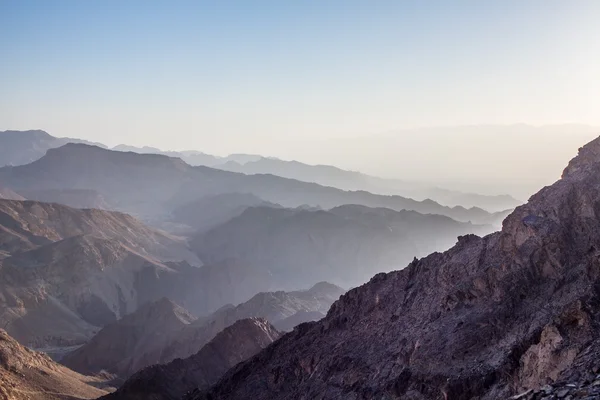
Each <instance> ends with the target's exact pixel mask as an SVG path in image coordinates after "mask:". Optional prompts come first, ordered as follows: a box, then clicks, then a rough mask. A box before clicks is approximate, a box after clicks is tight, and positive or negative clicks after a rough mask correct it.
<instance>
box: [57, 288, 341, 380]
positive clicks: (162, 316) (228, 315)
mask: <svg viewBox="0 0 600 400" xmlns="http://www.w3.org/2000/svg"><path fill="white" fill-rule="evenodd" d="M343 293H344V290H343V289H341V288H339V287H337V286H335V285H331V284H328V283H325V282H322V283H319V284H317V285H315V286H314V287H312V288H311V289H309V290H305V291H296V292H287V293H286V292H272V293H259V294H257V295H256V296H254V297H253V298H252V299H250V300H249V301H247V302H245V303H242V304H240V305H238V306H236V307H234V306H232V305H228V306H225V307H222V308H221V309H220V310H218V311H216V312H215V313H213V314H211V315H209V316H207V317H201V318H199V319H197V320H196V321H193V322H191V320H190V319H189V318H188V319H181V318H176V317H175V315H176V310H177V309H178V308H177V307H176V306H175V305H174V304H173V303H171V302H170V301H168V300H166V299H163V300H161V301H159V302H157V303H154V304H151V305H148V306H145V307H142V308H141V309H139V310H138V311H136V312H134V313H133V314H131V315H128V316H126V317H125V318H123V319H121V320H119V321H117V322H115V323H113V324H111V325H108V326H106V327H105V328H103V329H102V330H101V331H100V332H99V333H98V334H97V335H96V336H95V337H94V338H93V339H92V340H91V341H90V342H89V343H87V344H85V345H84V346H82V347H80V348H79V349H77V350H76V351H74V352H73V353H72V354H70V355H68V356H66V357H65V358H64V359H63V360H62V362H63V363H64V364H65V365H67V366H68V367H69V368H72V369H74V370H75V371H78V372H81V373H85V374H93V373H99V372H100V371H102V370H106V371H108V372H110V373H114V374H117V375H118V376H120V377H125V378H126V377H128V376H130V375H131V374H133V373H135V372H137V371H139V370H140V369H142V368H144V367H146V366H149V365H153V364H164V363H167V362H170V361H172V360H174V359H176V358H186V357H189V356H191V355H192V354H195V353H196V352H197V351H198V350H200V349H201V348H202V347H203V346H204V345H205V344H206V343H208V342H209V341H210V340H212V339H213V338H214V337H215V336H216V335H217V334H218V333H219V332H221V331H222V330H224V329H225V328H227V327H229V326H231V325H233V324H234V323H235V322H236V321H239V320H242V319H247V318H254V317H261V318H265V319H266V320H268V321H269V322H270V323H273V324H276V323H278V322H280V321H284V320H285V319H286V318H288V317H291V316H294V315H296V314H297V313H298V312H302V313H303V314H300V315H299V316H297V318H298V319H299V322H305V321H307V320H312V319H311V318H314V317H315V315H314V313H326V312H327V310H328V309H329V307H330V306H331V304H332V303H333V302H334V301H336V300H337V299H338V298H339V297H340V295H342V294H343ZM179 313H181V312H179ZM304 313H306V315H304ZM302 318H304V320H302ZM287 323H288V325H289V321H288V322H287Z"/></svg>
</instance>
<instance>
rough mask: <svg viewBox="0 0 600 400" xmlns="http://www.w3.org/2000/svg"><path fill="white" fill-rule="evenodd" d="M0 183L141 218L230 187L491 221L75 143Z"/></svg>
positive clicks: (0, 176)
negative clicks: (84, 195) (91, 194)
mask: <svg viewBox="0 0 600 400" xmlns="http://www.w3.org/2000/svg"><path fill="white" fill-rule="evenodd" d="M0 184H2V185H5V186H8V187H10V188H12V189H13V190H15V191H17V192H19V191H20V190H22V191H26V190H32V191H33V190H35V191H50V190H67V189H68V190H93V191H95V192H97V193H99V194H100V195H101V196H102V198H103V199H105V201H106V202H107V203H108V204H110V205H111V206H112V207H113V209H116V210H119V211H123V212H127V213H130V214H132V215H134V216H136V217H140V218H143V219H145V220H164V219H166V218H168V217H170V215H171V213H172V211H173V210H174V209H176V208H177V207H179V206H182V205H184V204H188V203H190V202H193V201H196V200H198V199H200V198H202V197H206V196H215V195H219V194H224V193H235V192H239V193H251V194H254V195H255V196H258V197H259V198H261V199H263V200H265V201H268V202H270V203H274V204H280V205H282V206H283V207H292V208H294V207H299V206H301V205H303V204H310V205H318V206H320V207H322V208H332V207H336V206H339V205H342V204H362V205H365V206H368V207H386V208H390V209H394V210H404V209H406V210H414V211H417V212H421V213H432V214H440V215H446V216H449V217H451V218H454V219H456V220H460V221H472V222H473V223H490V222H492V221H490V220H494V219H495V217H494V216H493V215H492V214H490V213H489V212H487V211H484V210H482V209H478V208H471V209H465V208H463V207H453V208H450V207H444V206H441V205H440V204H438V203H436V202H434V201H431V200H425V201H415V200H412V199H409V198H405V197H401V196H382V195H375V194H371V193H368V192H360V191H356V192H346V191H343V190H340V189H336V188H332V187H325V186H320V185H317V184H315V183H308V182H301V181H296V180H292V179H285V178H281V177H278V176H274V175H244V174H241V173H233V172H228V171H222V170H216V169H212V168H208V167H192V166H190V165H188V164H186V163H185V162H183V161H182V160H181V159H179V158H171V157H167V156H164V155H157V154H136V153H129V152H120V151H110V150H106V149H102V148H100V147H96V146H89V145H85V144H75V143H68V144H66V145H64V146H62V147H59V148H54V149H50V150H48V151H47V153H46V155H44V156H43V157H42V158H40V159H39V160H36V161H34V162H32V163H31V164H27V165H22V166H17V167H4V168H0ZM88 207H90V206H88Z"/></svg>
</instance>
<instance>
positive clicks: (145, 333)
mask: <svg viewBox="0 0 600 400" xmlns="http://www.w3.org/2000/svg"><path fill="white" fill-rule="evenodd" d="M195 319H196V318H195V317H193V316H192V315H190V314H189V313H188V312H187V311H186V310H184V309H183V308H181V307H179V306H178V305H176V304H175V303H173V302H172V301H171V300H168V299H167V298H163V299H160V300H158V301H156V302H154V303H148V304H146V305H144V306H142V307H140V308H139V309H138V310H137V311H135V312H134V313H133V314H129V315H126V316H125V317H124V318H123V319H121V320H119V321H118V322H116V323H114V324H110V325H108V326H106V327H104V328H103V329H102V330H101V331H100V332H98V334H97V335H96V336H94V338H92V340H91V341H90V342H89V343H86V344H85V345H84V346H83V347H80V348H79V349H77V350H75V351H74V352H73V353H71V354H68V355H67V356H66V357H65V358H64V359H63V360H61V363H62V364H64V365H66V366H67V367H69V368H71V369H74V370H76V371H79V372H82V373H87V374H95V373H98V372H99V371H102V370H106V371H109V372H111V373H115V374H118V375H119V376H128V375H129V374H130V373H131V371H137V370H139V369H140V367H139V366H138V365H136V364H137V363H138V362H139V361H138V360H137V359H136V355H138V354H145V353H146V352H148V351H149V350H150V349H153V348H156V347H157V346H161V343H163V342H164V340H165V339H166V338H167V337H169V335H172V334H173V333H174V332H177V331H180V330H181V329H182V328H183V327H184V326H186V325H188V324H190V323H191V322H193V321H194V320H195ZM143 366H145V365H143Z"/></svg>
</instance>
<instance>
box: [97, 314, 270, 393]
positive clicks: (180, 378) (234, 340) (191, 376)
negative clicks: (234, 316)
mask: <svg viewBox="0 0 600 400" xmlns="http://www.w3.org/2000/svg"><path fill="white" fill-rule="evenodd" d="M279 337H280V334H279V332H277V331H276V330H275V328H273V327H272V326H271V324H269V322H268V321H266V320H264V319H261V318H250V319H243V320H240V321H237V322H236V323H234V324H233V325H231V326H229V327H227V328H225V329H224V330H223V331H222V332H220V333H219V334H218V335H217V336H215V338H214V339H212V340H211V341H210V342H209V343H207V344H206V345H205V346H204V347H202V349H201V350H200V351H199V352H197V353H196V354H194V355H192V356H190V357H188V358H185V359H177V360H174V361H172V362H170V363H168V364H164V365H154V366H151V367H148V368H145V369H143V370H141V371H140V372H138V373H136V374H135V375H133V376H132V377H131V378H129V379H128V380H127V381H126V382H125V383H124V384H123V385H122V386H121V387H120V388H119V390H118V391H117V392H115V393H112V394H110V395H107V396H105V397H103V399H106V400H121V399H122V400H135V399H140V400H145V399H153V400H179V399H181V397H182V396H183V395H184V394H186V393H187V392H188V391H191V390H193V389H195V388H198V387H201V388H207V387H209V386H210V385H211V384H213V383H215V382H216V381H217V380H218V379H219V378H220V377H221V376H222V375H223V374H224V373H225V372H227V370H229V369H230V368H231V367H233V366H235V365H236V364H238V363H239V362H242V361H245V360H246V359H248V358H250V357H252V356H253V355H255V354H256V353H258V352H259V351H260V350H262V349H264V348H265V347H267V346H268V345H270V344H271V343H273V342H274V341H275V340H277V339H278V338H279Z"/></svg>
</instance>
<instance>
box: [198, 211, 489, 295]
mask: <svg viewBox="0 0 600 400" xmlns="http://www.w3.org/2000/svg"><path fill="white" fill-rule="evenodd" d="M493 230H494V229H493V227H491V226H475V225H471V224H465V223H460V222H456V221H454V220H452V219H450V218H448V217H443V216H439V215H423V214H419V213H417V212H414V211H399V212H398V211H393V210H389V209H382V208H380V209H374V208H368V207H363V206H357V205H345V206H341V207H336V208H333V209H331V210H329V211H323V210H319V211H308V210H291V209H276V208H270V207H255V208H249V209H247V210H246V211H244V212H243V213H242V215H240V216H239V217H235V218H233V219H231V220H230V221H228V222H227V223H225V224H223V225H221V226H218V227H216V228H214V229H212V230H209V231H208V232H205V233H201V234H199V235H198V236H196V237H194V238H193V239H192V241H191V247H192V249H193V250H194V251H196V253H197V254H198V256H199V257H200V259H202V260H203V261H204V262H206V263H209V264H211V263H215V262H218V261H220V260H222V259H227V258H240V259H243V260H244V261H245V262H246V263H247V264H248V265H250V266H252V267H254V269H255V270H259V269H267V270H268V271H269V274H270V275H271V276H272V280H273V281H274V282H277V285H278V287H282V288H287V287H288V286H286V285H288V284H289V283H290V282H293V283H296V284H297V283H300V284H302V285H304V286H307V285H310V284H311V282H310V280H311V279H312V280H313V281H314V280H315V279H316V280H325V281H329V282H333V283H336V284H339V285H341V286H345V287H351V286H354V285H356V284H360V283H363V282H365V281H366V280H368V279H369V277H371V276H372V275H373V274H375V273H377V272H382V271H390V270H393V269H398V268H401V267H403V266H404V265H406V264H407V263H408V262H409V261H410V260H412V259H413V258H414V257H415V256H424V255H427V254H429V253H431V252H432V251H438V250H445V249H447V248H449V247H450V246H452V245H453V244H454V243H455V242H456V237H457V236H460V235H464V234H467V233H480V234H481V233H489V232H492V231H493Z"/></svg>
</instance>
